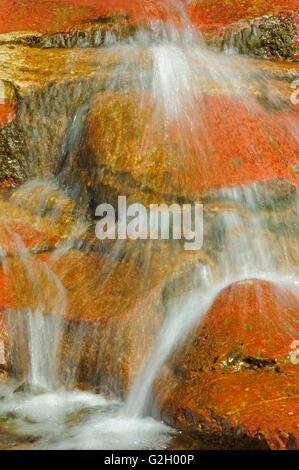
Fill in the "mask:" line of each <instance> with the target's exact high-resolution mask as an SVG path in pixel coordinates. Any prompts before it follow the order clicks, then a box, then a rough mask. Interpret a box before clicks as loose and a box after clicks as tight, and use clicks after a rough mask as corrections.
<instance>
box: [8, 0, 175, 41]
mask: <svg viewBox="0 0 299 470" xmlns="http://www.w3.org/2000/svg"><path fill="white" fill-rule="evenodd" d="M179 1H180V0H179ZM119 13H120V14H125V15H129V21H132V22H140V21H142V22H143V21H146V22H147V21H149V20H152V19H160V20H164V21H168V20H174V21H179V9H178V8H177V7H176V4H175V2H174V1H173V0H146V1H143V2H140V1H138V0H109V2H107V1H104V0H86V1H85V0H25V1H22V2H18V1H10V0H2V2H1V17H0V33H8V32H11V31H28V30H31V31H38V32H41V33H46V32H47V33H49V32H55V31H63V30H65V29H67V28H70V27H73V26H76V25H78V24H79V23H80V22H82V21H89V20H96V19H98V18H99V17H100V16H109V15H110V16H111V15H113V14H119ZM124 21H127V20H124Z"/></svg>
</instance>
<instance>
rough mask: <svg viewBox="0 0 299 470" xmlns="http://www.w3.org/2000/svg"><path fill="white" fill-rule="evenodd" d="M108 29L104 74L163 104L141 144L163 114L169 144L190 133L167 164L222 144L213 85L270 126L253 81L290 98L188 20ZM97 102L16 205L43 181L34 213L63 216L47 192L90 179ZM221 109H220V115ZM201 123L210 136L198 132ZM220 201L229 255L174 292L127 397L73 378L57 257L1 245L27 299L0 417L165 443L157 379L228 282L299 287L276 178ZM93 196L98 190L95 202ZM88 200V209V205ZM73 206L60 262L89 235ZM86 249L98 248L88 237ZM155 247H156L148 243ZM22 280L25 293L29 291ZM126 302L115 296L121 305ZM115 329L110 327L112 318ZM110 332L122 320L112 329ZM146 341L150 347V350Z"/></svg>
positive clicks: (60, 437)
mask: <svg viewBox="0 0 299 470" xmlns="http://www.w3.org/2000/svg"><path fill="white" fill-rule="evenodd" d="M108 39H109V38H108ZM108 39H107V41H106V43H105V48H106V51H105V53H106V54H107V51H108V53H111V56H113V55H116V56H117V57H118V58H119V64H118V66H117V67H115V70H114V72H115V74H114V76H113V77H112V78H110V77H109V78H108V79H107V80H106V85H105V91H111V90H114V91H115V90H119V89H120V90H121V91H122V92H123V93H124V94H126V93H127V92H128V88H127V84H126V86H123V85H122V78H120V77H122V75H123V74H129V73H131V72H132V69H134V74H133V75H134V80H133V84H130V87H131V88H130V87H129V91H131V89H133V91H134V92H136V91H137V92H142V93H143V92H145V93H148V92H149V95H150V98H151V99H152V100H153V103H154V107H153V112H152V113H153V115H152V118H151V120H150V124H149V125H148V126H147V128H146V131H145V135H141V136H140V147H142V148H144V147H145V148H146V147H147V146H150V144H151V143H152V140H153V139H154V137H153V135H154V133H155V132H156V128H157V127H158V125H159V124H157V123H159V119H161V116H162V120H163V124H164V128H163V129H162V133H163V132H164V134H165V135H163V139H164V140H163V144H167V145H168V146H172V147H174V148H175V147H176V146H178V144H182V147H183V148H184V149H187V150H188V151H187V152H186V155H183V154H182V156H181V161H180V162H177V161H175V160H174V161H173V160H171V158H170V160H171V161H170V162H167V163H170V164H171V165H172V166H174V167H176V166H178V165H179V164H181V165H182V166H187V167H188V166H189V165H192V161H191V160H192V155H193V154H198V155H200V156H201V159H199V165H198V166H197V167H196V166H195V167H194V169H193V171H194V175H195V177H198V176H197V175H198V174H200V175H204V174H205V171H210V167H209V162H208V161H207V149H210V150H211V154H213V145H214V136H212V135H210V133H209V123H208V122H207V120H206V119H205V116H206V112H207V108H209V104H207V103H206V102H205V93H206V92H207V91H209V90H212V91H213V93H214V97H215V103H216V105H219V104H222V101H221V99H222V96H224V95H225V94H226V93H227V92H228V91H229V93H234V94H235V95H236V96H237V97H238V104H240V103H241V105H242V109H243V108H244V109H245V110H250V111H251V112H252V115H253V116H254V117H255V118H253V124H252V125H253V126H255V128H256V129H259V127H260V126H262V124H261V123H260V122H259V121H258V119H259V118H260V116H262V117H263V116H264V115H265V114H266V112H265V110H264V109H263V107H262V105H260V104H259V103H258V102H255V103H254V104H253V103H252V101H251V100H250V99H249V98H248V89H253V93H254V94H256V96H257V97H258V98H261V96H262V97H263V98H265V99H266V101H267V103H268V104H269V103H270V105H272V106H280V105H281V104H282V102H283V99H282V97H281V94H280V91H279V90H278V89H277V88H276V87H275V85H273V84H272V83H270V84H269V85H268V84H267V81H266V79H265V76H264V74H263V73H262V72H260V71H259V69H257V68H255V66H254V65H253V64H252V62H250V61H249V60H247V59H244V58H240V57H235V56H229V57H228V56H226V55H224V54H218V53H215V52H213V51H210V50H208V49H207V48H206V47H205V46H204V45H203V44H202V42H201V40H200V38H199V37H198V35H196V34H195V33H194V31H192V28H191V27H190V24H189V23H188V21H187V19H185V29H184V30H183V31H179V32H178V31H175V30H173V29H172V28H171V27H169V26H162V27H161V25H153V28H152V30H151V31H150V32H143V33H138V34H137V35H136V36H135V37H133V38H129V39H128V40H127V41H121V42H115V41H112V44H111V41H110V42H109V40H108ZM99 54H101V52H99ZM139 56H140V57H142V58H145V61H148V63H149V64H150V66H149V67H148V68H145V69H142V70H141V68H138V66H137V65H136V64H135V63H134V60H135V59H136V57H137V58H138V57H139ZM132 63H133V65H132ZM143 98H144V96H143ZM87 103H89V100H86V103H84V104H83V105H81V107H80V108H79V110H77V112H76V113H75V115H74V116H73V120H72V123H71V125H70V128H69V132H68V133H67V135H66V138H65V142H64V144H63V146H62V151H61V162H60V163H61V164H60V165H58V167H59V168H58V170H57V171H58V173H59V174H58V175H57V181H58V182H56V181H54V180H51V181H41V180H35V181H33V182H30V183H28V184H27V185H24V186H23V187H22V188H19V189H18V190H16V191H15V193H14V203H15V204H22V203H23V201H24V200H27V199H28V198H30V196H29V197H28V196H27V194H29V195H30V194H31V193H30V191H33V190H35V189H36V188H37V191H38V192H39V198H38V201H39V204H38V205H37V206H36V208H35V211H36V213H37V214H38V215H39V216H41V215H42V217H44V216H48V215H49V214H50V215H51V216H52V217H53V219H54V218H59V211H60V205H61V204H60V202H61V201H63V200H64V199H63V198H62V197H61V199H59V198H58V203H57V204H56V205H54V207H53V206H51V204H50V203H49V201H50V200H51V198H52V199H53V191H54V192H55V198H56V196H57V194H56V193H57V192H59V191H62V190H61V189H60V186H63V189H64V190H65V191H66V192H68V193H69V194H70V193H71V194H72V195H73V196H74V197H76V198H77V199H78V200H79V198H80V184H79V183H78V181H77V180H76V178H74V180H73V179H72V178H70V174H72V172H75V168H74V167H75V166H76V160H75V158H73V157H76V156H77V152H78V148H79V147H80V145H82V142H83V141H84V138H85V134H84V132H85V127H84V122H85V120H86V115H87V114H88V106H89V104H87ZM146 107H147V101H146V99H144V101H143V100H142V99H140V110H141V111H143V110H144V109H145V108H146ZM140 110H139V111H140ZM213 117H215V119H218V116H217V115H216V114H215V116H213ZM235 119H236V121H234V122H232V123H231V126H230V130H231V131H232V132H233V131H234V130H235V127H234V126H236V125H237V117H236V118H235ZM169 125H170V126H173V128H171V129H172V132H174V133H175V134H176V135H177V141H176V142H173V141H172V140H171V138H172V135H171V131H169V128H168V126H169ZM285 127H286V128H288V127H290V125H289V123H288V122H285ZM173 129H174V131H173ZM199 129H200V130H201V131H202V132H203V133H204V137H203V136H202V135H201V136H199V133H198V130H199ZM292 133H293V135H294V138H296V139H297V141H298V133H297V131H296V129H295V130H294V129H292ZM169 135H170V136H169ZM239 137H240V139H241V141H240V142H239V147H240V148H241V150H243V148H245V147H246V146H248V148H247V150H248V152H252V154H255V152H256V147H258V145H259V142H258V139H257V141H256V142H251V141H249V140H248V138H247V136H246V130H245V129H243V130H242V129H241V132H240V134H239ZM269 140H271V139H270V138H269ZM116 150H119V148H116ZM116 150H115V151H116ZM252 158H253V157H252ZM81 160H82V159H81ZM81 163H82V161H81ZM161 163H164V162H161ZM237 164H238V163H236V165H237ZM171 165H170V166H171ZM91 166H92V165H91ZM212 166H213V165H212ZM101 171H102V168H101V169H100V171H98V175H99V176H100V173H101ZM213 171H214V174H213V175H212V176H213V178H212V182H213V183H215V181H216V177H217V182H220V185H221V183H222V175H221V170H219V172H218V169H217V168H215V169H213ZM124 173H125V172H124ZM180 178H181V177H180V175H179V176H178V178H177V185H178V186H180V183H181V181H180ZM203 178H204V176H203ZM223 178H224V177H223ZM198 179H200V178H199V177H198ZM79 181H80V180H79ZM77 183H78V184H77ZM73 184H74V185H75V188H74V186H73ZM70 186H71V187H70ZM190 186H192V184H191V183H190ZM41 188H44V190H42V189H41ZM74 189H75V190H74ZM94 193H95V191H94ZM94 193H92V194H93V195H94ZM55 198H54V199H55ZM87 199H88V197H86V198H85V199H84V202H85V203H86V200H87ZM217 202H218V203H223V204H227V209H225V208H224V209H223V210H221V211H219V213H217V207H216V208H215V207H214V206H213V201H212V202H211V201H209V202H208V203H207V207H208V208H209V206H211V212H213V210H214V211H215V217H214V218H213V223H212V228H211V230H210V234H212V235H211V238H213V237H214V238H213V243H214V244H215V245H217V247H218V248H217V249H218V251H219V253H218V255H219V256H217V259H216V261H215V263H214V264H213V265H212V264H210V265H208V264H203V263H202V264H200V265H199V267H198V269H197V271H196V273H195V274H194V279H193V280H194V284H195V285H196V286H197V287H196V288H195V289H194V288H192V291H191V292H189V291H188V286H186V292H185V293H184V295H183V296H178V297H176V292H174V295H173V298H170V299H169V300H168V302H167V304H166V306H165V308H166V313H165V319H164V321H163V322H162V324H161V328H160V331H159V333H158V336H157V338H156V339H154V340H153V344H152V345H151V347H150V348H148V349H149V352H148V350H147V353H146V354H145V358H144V360H143V363H142V366H141V368H140V370H139V374H138V375H137V377H136V378H135V380H134V381H133V384H132V385H131V387H130V390H129V393H128V395H127V397H126V398H125V401H122V400H120V399H118V398H115V397H113V396H112V397H111V396H109V397H108V398H107V397H106V396H105V397H104V396H102V395H97V394H95V393H92V392H82V391H79V390H76V389H74V390H71V389H72V388H75V385H76V377H77V372H78V370H79V369H80V364H81V363H80V360H79V361H78V360H77V359H74V360H73V362H72V361H70V363H71V364H72V367H71V370H68V369H69V364H65V363H64V361H63V359H62V356H63V351H62V349H63V346H61V344H62V343H63V341H62V337H63V335H65V334H66V332H70V331H71V327H68V326H67V321H66V322H65V323H64V319H63V317H64V316H65V314H66V312H67V310H68V308H69V306H68V300H69V299H68V298H67V293H66V292H65V289H64V286H63V279H62V280H61V279H60V278H59V276H58V275H57V274H54V271H52V270H51V269H50V268H49V266H48V264H47V263H44V262H42V261H41V262H38V263H37V262H36V261H35V259H34V256H33V254H32V253H31V252H30V250H29V249H27V248H26V246H25V245H24V244H23V242H22V241H21V240H20V239H19V237H17V236H15V235H14V234H11V233H10V238H12V239H13V244H15V245H17V249H15V250H14V249H13V247H10V251H11V252H14V251H15V252H18V253H21V255H20V256H19V257H18V271H15V264H14V262H13V263H12V261H11V258H13V256H11V253H10V254H8V253H6V254H4V255H3V256H2V263H3V266H4V271H5V275H6V276H7V277H8V278H10V279H11V278H14V277H15V279H13V281H14V282H13V285H14V287H15V289H16V292H17V296H18V298H23V299H24V302H25V305H24V302H23V303H22V302H21V305H20V306H18V309H8V311H7V312H6V315H7V323H8V330H9V335H10V350H11V353H10V354H11V356H10V368H11V369H12V371H13V372H14V375H15V377H16V379H17V381H14V380H13V381H12V382H9V383H8V384H7V385H3V386H1V387H0V396H1V401H0V428H5V426H6V428H5V429H6V430H8V429H9V425H10V424H11V423H13V426H15V428H16V433H15V434H16V435H18V436H19V437H20V436H21V439H24V442H27V443H28V442H30V443H31V442H32V441H34V444H30V445H31V446H32V445H33V447H34V448H55V449H57V448H62V449H64V448H67V449H88V448H90V449H131V448H132V449H133V448H134V449H135V448H165V447H167V446H168V445H170V442H171V439H172V437H173V431H172V430H171V429H170V428H168V427H167V426H165V425H164V424H162V423H160V422H159V421H156V420H154V419H153V418H152V417H151V416H153V415H155V417H158V414H159V411H157V409H156V406H155V396H154V392H153V388H154V383H155V380H156V378H157V376H158V375H159V374H160V373H161V371H163V365H164V363H165V361H166V360H167V358H168V357H169V356H170V355H171V353H172V352H173V351H175V350H176V348H178V347H179V346H180V345H181V344H182V342H183V341H184V340H186V339H187V338H188V334H190V332H191V331H192V329H193V328H194V327H195V326H196V325H197V324H198V323H199V322H200V321H201V320H202V319H203V317H204V315H205V314H206V313H207V311H208V309H209V307H210V306H211V305H212V303H213V301H214V300H215V298H216V297H217V295H218V294H219V292H220V291H221V290H222V289H224V288H225V287H227V286H229V285H230V284H232V283H234V282H238V281H242V280H246V279H253V278H254V279H264V280H268V281H271V282H274V283H276V284H279V285H283V286H284V288H285V289H286V290H291V291H292V292H294V293H295V294H296V295H298V288H299V275H298V271H297V270H296V268H295V266H294V263H292V261H291V259H290V256H289V248H288V246H287V244H285V243H284V241H283V239H281V240H280V245H279V246H277V244H275V242H273V243H272V240H271V239H270V238H269V236H268V235H267V233H268V232H267V229H268V228H269V224H270V223H271V229H273V226H274V228H275V230H278V229H281V227H282V226H284V220H281V218H279V217H278V215H277V203H276V202H275V201H274V200H273V198H272V197H271V195H268V194H267V184H266V183H265V187H263V185H261V184H259V185H258V184H255V183H253V184H251V185H245V184H244V185H239V186H238V187H236V188H226V189H223V190H219V192H218V195H217ZM93 203H94V201H92V203H91V205H92V204H93ZM223 207H224V206H223ZM261 207H267V210H268V211H271V220H270V219H269V213H268V212H267V211H261V210H260V209H261ZM83 209H84V210H86V211H87V207H84V208H83ZM290 210H292V211H293V214H294V217H295V218H296V217H298V212H299V198H298V195H297V194H295V195H294V197H293V199H292V201H291V202H290ZM74 213H75V215H74ZM78 214H79V215H78ZM70 217H74V218H75V223H74V224H73V225H72V227H71V229H70V230H69V233H68V236H67V237H66V239H65V240H64V242H63V244H62V245H61V246H59V248H57V247H56V246H55V247H54V248H52V247H51V249H52V253H51V257H50V262H49V263H50V266H51V263H52V264H53V265H54V264H55V262H58V263H59V260H61V259H63V258H64V257H65V256H67V255H69V254H70V255H71V254H72V250H76V249H78V250H79V249H80V247H81V244H83V242H82V243H81V239H82V240H83V238H84V236H85V235H86V232H88V224H89V219H88V216H87V217H86V218H85V217H82V214H81V215H80V210H78V212H77V213H76V211H75V209H74V208H73V207H72V209H71V211H70ZM285 230H287V229H285ZM78 247H79V248H78ZM219 247H220V248H219ZM15 248H16V247H15ZM122 248H123V246H122V243H121V242H120V243H118V242H116V243H115V245H114V247H112V248H110V251H111V252H112V254H113V256H114V257H115V258H117V257H119V258H121V257H122ZM85 249H86V252H88V250H89V248H86V247H85ZM7 251H9V250H7ZM132 252H133V255H131V256H132V257H134V256H136V258H138V256H137V255H138V253H137V249H136V253H135V252H134V249H133V250H132ZM147 255H148V256H149V257H150V256H152V253H151V251H150V250H149V251H148V252H147ZM11 263H12V264H11ZM99 269H100V268H99ZM101 269H103V270H104V269H106V271H107V280H109V276H110V275H111V272H110V271H109V265H108V266H107V265H105V266H101ZM111 271H112V268H111ZM63 274H65V273H63ZM24 279H25V285H26V289H25V290H26V292H25V291H24V290H23V289H24ZM27 291H28V292H27ZM118 307H119V306H118V305H116V307H115V310H117V309H118ZM136 310H137V311H138V308H136ZM145 325H146V327H148V323H144V325H143V327H139V329H138V332H139V335H140V338H136V342H137V341H139V342H140V343H142V342H143V338H144V336H143V335H145V334H146V331H144V330H145ZM124 328H125V327H124ZM74 329H75V328H74ZM75 331H76V333H75V335H74V339H73V342H71V341H70V343H71V347H70V350H69V351H68V354H69V356H70V357H71V358H72V359H73V358H74V357H75V358H77V356H76V354H75V352H77V351H76V350H80V348H81V349H82V351H83V352H82V355H83V353H84V347H83V345H82V343H83V338H84V331H83V330H80V328H78V329H77V330H76V329H75ZM107 331H108V332H109V328H107ZM110 331H114V330H113V329H112V328H111V330H110ZM111 336H112V334H111ZM84 340H85V338H84ZM87 340H88V338H87ZM113 341H114V338H113V337H108V338H105V343H104V344H105V348H106V347H107V349H108V348H109V344H110V343H113ZM105 348H104V347H103V348H102V350H101V351H100V353H99V357H98V358H97V364H98V369H99V370H100V371H101V367H103V366H101V359H102V358H103V357H104V351H103V349H105ZM145 349H146V348H140V350H141V351H142V354H144V350H145ZM116 351H117V350H116ZM117 352H118V351H117ZM115 356H116V354H115ZM79 357H81V356H80V355H79ZM113 359H114V360H117V359H118V358H116V357H113ZM129 367H130V365H129ZM99 375H100V374H99ZM66 377H67V379H66ZM62 378H64V380H63V379H62ZM112 382H113V383H115V377H108V383H110V385H111V388H110V395H112V393H113V392H117V390H114V389H112ZM116 382H117V380H116ZM64 387H67V389H66V388H64ZM100 391H102V390H101V389H100ZM105 391H107V390H106V389H105ZM26 439H27V441H26ZM28 445H29V444H28Z"/></svg>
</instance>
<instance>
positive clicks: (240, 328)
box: [156, 280, 299, 449]
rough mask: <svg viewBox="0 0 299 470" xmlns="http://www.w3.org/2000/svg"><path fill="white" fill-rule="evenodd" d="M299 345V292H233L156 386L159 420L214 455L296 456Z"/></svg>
mask: <svg viewBox="0 0 299 470" xmlns="http://www.w3.org/2000/svg"><path fill="white" fill-rule="evenodd" d="M298 339H299V297H298V289H297V290H295V291H294V292H291V291H290V290H288V289H287V288H284V287H278V286H276V285H274V284H271V283H269V282H265V281H257V280H253V281H245V282H240V283H237V284H233V285H231V286H229V287H228V288H226V289H225V290H223V291H222V292H220V294H219V295H218V297H217V299H216V300H215V301H214V304H213V305H212V307H211V308H210V309H209V311H208V313H207V314H206V316H205V318H204V320H203V322H202V324H201V325H200V326H199V327H198V328H197V329H196V330H195V331H194V332H193V334H192V335H190V338H189V340H188V341H187V342H186V344H185V346H184V347H183V348H182V349H181V351H179V352H178V353H176V354H174V355H173V356H172V358H171V359H170V360H169V362H168V367H169V368H170V369H169V371H168V372H166V374H165V376H164V377H161V379H160V381H157V383H156V390H157V391H159V392H158V393H159V395H158V396H159V398H158V400H159V403H160V405H161V408H162V416H163V417H164V419H165V420H166V421H167V422H168V423H171V424H172V425H174V426H175V427H178V428H179V429H181V430H184V431H187V432H190V433H191V434H193V436H195V437H197V438H199V439H204V440H208V441H210V442H212V443H213V444H214V445H216V446H217V447H224V448H237V449H239V448H270V449H285V448H287V449H293V448H296V449H297V448H299V428H298V416H299V415H298V409H299V406H298V405H299V381H298V378H299V367H298V365H295V364H292V363H291V361H290V359H291V358H290V352H291V351H292V342H293V340H298Z"/></svg>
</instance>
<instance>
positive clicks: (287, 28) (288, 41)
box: [260, 18, 298, 59]
mask: <svg viewBox="0 0 299 470" xmlns="http://www.w3.org/2000/svg"><path fill="white" fill-rule="evenodd" d="M260 30H261V32H262V38H261V44H262V47H264V48H266V49H267V50H268V51H269V52H270V54H271V55H272V56H273V57H275V58H280V57H284V58H286V59H287V58H289V57H292V56H293V55H295V54H296V52H297V51H298V48H297V47H296V46H295V44H294V37H295V31H294V26H293V22H292V19H291V18H287V19H286V20H285V21H283V22H281V23H275V24H262V25H261V26H260Z"/></svg>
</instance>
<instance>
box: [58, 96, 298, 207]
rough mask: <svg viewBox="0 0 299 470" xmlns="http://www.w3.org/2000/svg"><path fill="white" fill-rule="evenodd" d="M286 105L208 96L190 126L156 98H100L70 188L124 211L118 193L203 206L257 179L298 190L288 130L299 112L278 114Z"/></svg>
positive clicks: (197, 105)
mask: <svg viewBox="0 0 299 470" xmlns="http://www.w3.org/2000/svg"><path fill="white" fill-rule="evenodd" d="M220 89H221V87H220ZM215 90H217V88H215ZM279 103H280V104H279ZM283 103H284V101H279V100H278V101H275V98H274V101H273V102H272V103H271V99H270V101H268V98H263V97H262V96H259V95H257V96H249V97H246V98H245V99H244V100H243V99H240V97H238V96H226V95H225V91H224V92H223V90H222V94H221V95H220V96H219V95H218V94H217V91H215V95H213V94H206V93H203V94H202V95H200V98H199V100H198V101H195V106H194V107H193V110H192V113H193V114H192V119H191V120H192V125H190V121H188V118H186V119H185V118H184V116H182V117H180V118H179V119H178V120H176V119H174V120H173V121H172V120H170V121H167V119H166V121H165V120H164V119H163V117H162V116H163V111H161V113H159V110H158V107H157V105H156V104H155V103H154V101H153V100H152V98H151V96H150V95H149V94H148V93H142V94H140V93H121V92H117V91H115V92H114V91H113V92H104V93H100V94H98V95H96V98H95V100H94V101H93V105H92V107H91V110H90V112H89V116H88V129H87V135H86V139H85V140H84V146H83V147H82V148H81V150H80V151H79V152H78V155H77V156H76V158H75V159H74V162H73V165H72V166H71V167H70V168H69V170H68V172H69V173H68V175H67V176H66V183H67V184H69V185H71V186H72V185H74V184H76V182H78V181H80V187H81V191H82V193H83V192H85V193H88V195H89V198H90V199H91V201H92V204H93V206H94V205H97V204H100V203H101V202H112V203H114V204H115V205H116V201H117V196H118V195H126V196H127V198H128V200H129V201H133V202H136V201H142V202H143V203H144V204H149V203H159V202H164V201H165V200H168V201H188V200H189V201H195V200H197V201H200V200H204V199H205V198H206V197H207V196H208V195H209V194H212V193H213V191H215V189H217V188H221V187H227V186H235V185H240V184H248V183H251V182H254V181H255V180H256V179H257V177H258V179H259V180H270V179H273V178H282V179H285V180H288V181H289V182H292V183H293V184H294V185H296V186H297V187H298V181H299V180H298V168H297V166H298V159H297V141H296V136H295V135H294V134H292V127H291V126H290V127H288V126H287V122H288V120H289V119H292V120H294V122H297V118H298V116H297V114H298V113H296V110H295V107H293V108H292V106H291V104H286V103H285V108H284V109H277V108H280V106H282V107H284V104H283ZM286 135H287V136H288V137H287V138H286Z"/></svg>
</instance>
